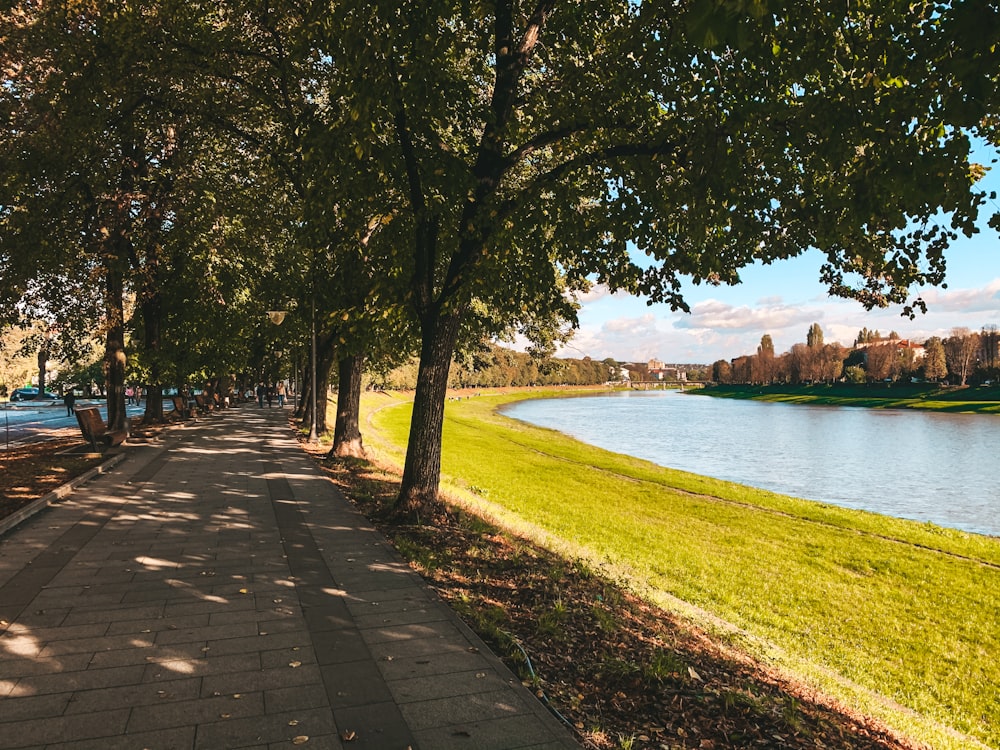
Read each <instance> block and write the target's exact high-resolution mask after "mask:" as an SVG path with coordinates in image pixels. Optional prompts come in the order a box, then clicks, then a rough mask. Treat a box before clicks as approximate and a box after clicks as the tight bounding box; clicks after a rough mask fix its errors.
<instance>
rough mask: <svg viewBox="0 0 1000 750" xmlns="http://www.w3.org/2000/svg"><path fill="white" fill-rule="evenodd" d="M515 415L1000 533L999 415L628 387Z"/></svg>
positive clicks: (534, 405) (655, 455)
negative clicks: (797, 403)
mask: <svg viewBox="0 0 1000 750" xmlns="http://www.w3.org/2000/svg"><path fill="white" fill-rule="evenodd" d="M505 413H506V414H507V415H508V416H511V417H515V418H517V419H521V420H524V421H525V422H531V423H532V424H537V425H540V426H543V427H550V428H553V429H556V430H559V431H560V432H564V433H566V434H567V435H572V436H573V437H575V438H577V439H579V440H582V441H584V442H586V443H590V444H591V445H596V446H599V447H601V448H606V449H608V450H612V451H615V452H617V453H625V454H628V455H630V456H636V457H637V458H644V459H647V460H649V461H653V462H655V463H657V464H660V465H662V466H669V467H672V468H676V469H683V470H685V471H691V472H694V473H696V474H702V475H705V476H711V477H717V478H719V479H726V480H730V481H733V482H739V483H740V484H747V485H751V486H754V487H761V488H764V489H768V490H773V491H775V492H780V493H782V494H786V495H794V496H795V497H801V498H807V499H810V500H818V501H821V502H826V503H832V504H836V505H842V506H847V507H851V508H862V509H865V510H871V511H875V512H877V513H883V514H887V515H892V516H898V517H900V518H909V519H913V520H917V521H930V522H932V523H936V524H939V525H941V526H950V527H952V528H957V529H964V530H966V531H973V532H977V533H980V534H992V535H995V536H1000V470H998V465H997V464H998V459H997V446H996V441H997V439H998V438H1000V417H997V416H990V415H976V414H928V413H921V412H916V411H902V410H900V411H884V410H875V409H862V408H848V407H843V408H839V407H828V406H824V407H819V406H816V407H813V406H793V405H789V404H769V403H763V402H757V401H734V400H730V399H721V398H710V397H707V396H691V395H685V394H682V393H676V392H673V391H666V392H663V391H657V392H638V391H629V392H621V393H614V394H606V395H601V396H590V397H581V398H563V399H551V400H532V401H521V402H518V403H516V404H512V405H511V406H510V407H508V408H507V409H506V410H505Z"/></svg>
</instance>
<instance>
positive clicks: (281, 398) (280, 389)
mask: <svg viewBox="0 0 1000 750" xmlns="http://www.w3.org/2000/svg"><path fill="white" fill-rule="evenodd" d="M275 391H276V393H277V394H278V408H279V409H284V408H285V381H284V380H279V381H278V385H277V386H276V387H275Z"/></svg>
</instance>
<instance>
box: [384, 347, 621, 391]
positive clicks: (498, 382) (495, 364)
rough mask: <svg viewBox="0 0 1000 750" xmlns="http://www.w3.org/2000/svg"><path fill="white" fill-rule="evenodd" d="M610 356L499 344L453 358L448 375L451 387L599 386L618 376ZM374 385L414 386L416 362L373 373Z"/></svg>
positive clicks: (415, 383)
mask: <svg viewBox="0 0 1000 750" xmlns="http://www.w3.org/2000/svg"><path fill="white" fill-rule="evenodd" d="M618 373H619V368H618V364H617V363H616V362H615V361H614V360H613V359H610V358H609V359H605V360H596V359H591V358H590V357H584V358H583V359H563V358H556V357H546V358H544V359H538V358H534V357H532V356H531V355H529V354H525V353H523V352H516V351H513V350H511V349H506V348H504V347H501V346H495V345H494V346H490V347H488V348H487V349H484V350H482V351H480V352H476V353H475V354H470V355H468V356H466V357H465V358H464V359H463V360H461V361H457V360H455V361H452V363H451V370H450V372H449V374H448V386H449V387H450V388H512V387H518V386H533V385H600V384H602V383H607V382H614V381H617V380H618V379H619V374H618ZM370 383H371V386H372V387H373V388H383V389H390V390H391V389H400V390H402V389H413V388H415V387H416V385H417V361H416V360H415V359H414V360H411V361H409V362H407V363H406V364H403V365H400V366H398V367H395V368H393V369H391V370H389V371H387V372H383V373H372V374H371V375H370Z"/></svg>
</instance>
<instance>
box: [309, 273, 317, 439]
mask: <svg viewBox="0 0 1000 750" xmlns="http://www.w3.org/2000/svg"><path fill="white" fill-rule="evenodd" d="M309 318H310V320H309V322H310V326H309V327H310V340H311V345H310V347H309V349H310V352H309V365H310V368H311V372H310V377H311V378H312V387H311V388H310V389H309V400H310V402H311V403H310V407H311V408H310V409H309V442H310V443H315V442H317V441H318V440H319V435H318V434H317V433H316V390H317V387H318V385H319V384H318V383H317V382H316V292H315V290H313V294H312V307H311V310H310V316H309Z"/></svg>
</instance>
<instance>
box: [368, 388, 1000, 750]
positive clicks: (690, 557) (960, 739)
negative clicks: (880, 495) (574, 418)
mask: <svg viewBox="0 0 1000 750" xmlns="http://www.w3.org/2000/svg"><path fill="white" fill-rule="evenodd" d="M530 395H531V396H544V395H545V394H544V393H538V392H535V393H532V394H530ZM560 395H563V394H560ZM520 397H523V395H516V394H515V395H502V396H485V395H482V396H479V397H475V398H462V399H461V400H454V401H451V402H449V404H448V408H447V419H446V427H445V444H444V456H443V470H444V473H445V475H446V476H445V479H446V483H447V485H448V487H449V488H450V491H451V492H452V493H453V494H454V495H455V496H456V497H458V498H460V500H461V502H463V503H465V504H467V505H468V507H470V508H472V509H474V510H475V512H477V513H482V514H486V515H488V516H490V517H492V518H494V519H497V520H498V521H500V522H501V523H502V524H503V525H505V526H507V527H508V528H512V529H514V530H516V531H517V532H518V533H521V534H524V535H526V536H529V537H531V538H533V539H536V540H539V541H541V542H542V543H543V544H544V545H545V546H547V547H549V548H550V549H555V550H558V551H559V552H560V553H562V554H563V555H565V556H567V557H569V558H570V559H576V558H580V559H584V560H587V561H588V564H590V565H592V566H594V568H595V569H597V570H600V571H602V572H604V573H606V574H608V575H610V576H612V577H613V578H615V579H617V580H620V581H623V582H626V583H627V584H628V585H630V586H631V587H633V588H634V589H636V590H638V591H640V592H642V593H643V594H644V595H645V596H646V597H647V598H649V599H651V600H653V601H655V602H656V603H657V604H658V605H659V606H662V607H663V608H664V609H665V610H666V611H668V612H671V613H674V614H677V615H679V616H682V617H684V618H687V619H688V620H690V621H693V622H695V623H697V624H699V625H701V626H703V627H707V628H709V629H710V630H711V631H712V632H713V633H715V635H716V637H719V638H723V639H725V640H726V641H727V642H728V643H730V644H735V645H736V646H738V647H739V648H740V649H742V650H745V651H746V652H748V653H750V654H751V655H752V656H753V657H754V658H756V659H758V660H760V661H762V662H763V663H766V664H772V665H776V666H777V667H779V668H780V669H781V670H783V671H785V672H787V673H789V674H793V675H795V676H796V677H797V678H800V679H802V680H804V681H805V682H806V683H807V684H809V685H811V686H813V687H814V689H817V690H821V691H823V692H824V693H827V694H832V695H835V696H836V697H837V698H838V699H840V700H842V701H844V702H845V703H846V704H848V705H849V706H851V707H852V708H854V709H855V710H858V711H861V712H864V713H866V714H870V715H875V716H878V717H880V718H881V719H883V720H884V721H886V722H887V723H889V724H890V725H892V726H895V727H897V728H898V729H900V730H901V731H903V732H905V733H906V734H907V735H909V736H911V737H916V738H918V739H920V740H921V741H924V742H927V743H928V744H930V746H932V747H936V748H956V750H957V748H968V747H975V746H977V743H976V741H975V740H973V739H972V738H973V737H975V738H977V739H978V740H979V742H981V743H983V744H982V745H979V746H987V747H988V746H997V744H998V743H1000V720H998V718H1000V705H998V698H997V695H998V690H997V686H998V685H1000V675H998V668H997V667H996V666H995V665H994V664H993V661H994V660H992V659H991V658H989V657H988V655H989V654H992V653H996V652H997V649H998V648H1000V632H998V629H1000V626H998V625H997V623H996V622H995V621H994V620H995V618H994V616H993V615H994V613H995V612H996V611H997V610H998V607H1000V542H998V541H997V540H995V539H989V538H986V537H980V536H976V535H970V534H963V533H961V532H952V531H948V530H944V529H940V528H937V527H931V526H928V525H926V524H917V523H911V522H906V521H898V520H895V519H890V518H886V517H882V516H876V515H874V514H869V513H862V512H856V511H848V510H844V509H841V508H834V507H830V506H824V505H819V504H816V503H808V502H805V501H799V500H796V499H794V498H787V497H783V496H780V495H775V494H773V493H767V492H762V491H758V490H753V489H750V488H746V487H741V486H738V485H732V484H728V483H725V482H719V481H716V480H711V479H708V478H705V477H698V476H695V475H688V474H683V473H681V472H673V471H670V470H667V469H662V468H661V467H657V466H654V465H652V464H648V463H646V462H643V461H638V460H634V459H630V458H627V457H624V456H619V455H616V454H612V453H608V452H606V451H601V450H598V449H594V448H591V447H589V446H586V445H583V444H581V443H578V442H576V441H573V440H570V439H568V438H566V437H564V436H562V435H560V434H558V433H554V432H552V431H549V430H542V429H539V428H534V427H530V426H528V425H524V424H521V423H518V422H516V421H514V420H510V419H506V418H504V417H502V416H501V415H498V414H496V413H495V408H496V407H497V406H499V405H501V404H503V403H506V402H507V401H509V400H511V399H513V398H520ZM365 412H366V417H365V419H366V426H365V428H364V431H365V439H366V443H367V444H368V445H369V447H370V448H374V449H375V451H376V453H377V454H378V455H379V456H380V458H382V459H383V460H388V461H390V462H396V463H401V460H402V455H403V452H402V445H403V444H404V443H405V437H406V428H407V425H408V420H409V408H408V403H407V402H406V400H405V399H403V398H401V397H399V396H398V395H379V394H369V395H367V396H366V398H365ZM956 733H961V734H956ZM963 734H964V735H968V736H961V735H963Z"/></svg>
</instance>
